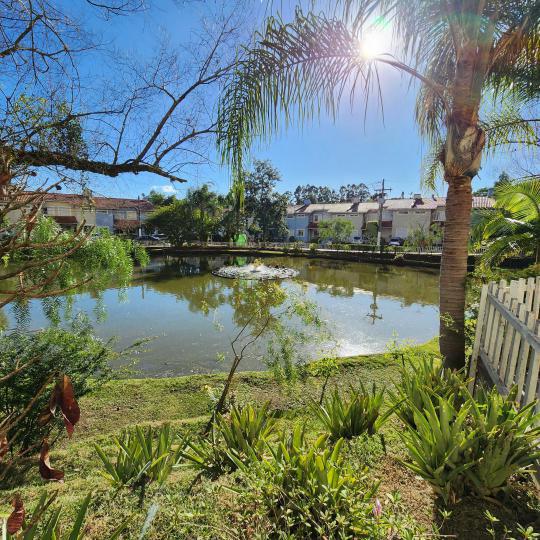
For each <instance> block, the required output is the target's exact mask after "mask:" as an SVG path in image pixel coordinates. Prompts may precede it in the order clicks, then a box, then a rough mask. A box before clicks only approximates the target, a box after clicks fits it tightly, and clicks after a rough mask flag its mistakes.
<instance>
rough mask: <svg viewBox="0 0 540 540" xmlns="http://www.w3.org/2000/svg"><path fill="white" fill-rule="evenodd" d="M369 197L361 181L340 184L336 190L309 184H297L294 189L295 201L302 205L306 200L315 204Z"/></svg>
mask: <svg viewBox="0 0 540 540" xmlns="http://www.w3.org/2000/svg"><path fill="white" fill-rule="evenodd" d="M369 197H370V192H369V188H368V186H367V185H366V184H364V183H363V182H360V183H358V184H347V185H344V186H340V188H339V189H338V190H337V191H336V190H334V189H331V188H329V187H327V186H312V185H311V184H306V185H305V186H297V187H296V189H295V190H294V200H295V203H296V204H302V205H303V204H304V201H306V200H309V201H310V202H311V203H312V204H316V203H338V202H351V201H352V199H353V198H358V199H359V200H360V202H363V201H367V200H368V199H369Z"/></svg>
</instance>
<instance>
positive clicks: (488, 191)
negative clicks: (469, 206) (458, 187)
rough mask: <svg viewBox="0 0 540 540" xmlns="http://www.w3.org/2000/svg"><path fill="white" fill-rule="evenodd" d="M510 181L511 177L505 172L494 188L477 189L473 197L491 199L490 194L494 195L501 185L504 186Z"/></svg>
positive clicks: (500, 175)
mask: <svg viewBox="0 0 540 540" xmlns="http://www.w3.org/2000/svg"><path fill="white" fill-rule="evenodd" d="M509 180H510V175H509V174H508V173H506V172H505V171H503V172H502V173H501V174H499V178H498V179H497V181H496V182H495V184H494V185H493V187H490V188H487V187H483V188H480V189H477V190H476V191H475V192H474V193H473V195H474V196H475V197H489V196H490V194H491V195H493V193H494V191H495V189H496V188H497V187H499V186H500V185H501V184H504V183H505V182H508V181H509Z"/></svg>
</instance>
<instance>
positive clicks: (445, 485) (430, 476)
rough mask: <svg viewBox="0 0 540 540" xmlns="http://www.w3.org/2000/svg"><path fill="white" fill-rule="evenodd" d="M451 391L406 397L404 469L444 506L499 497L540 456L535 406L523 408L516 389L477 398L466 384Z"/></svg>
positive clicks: (538, 418) (426, 391) (445, 388)
mask: <svg viewBox="0 0 540 540" xmlns="http://www.w3.org/2000/svg"><path fill="white" fill-rule="evenodd" d="M450 387H452V385H448V386H445V385H444V383H443V384H442V386H440V387H438V388H437V389H436V390H430V389H429V388H425V387H424V388H417V390H416V391H417V393H418V395H417V396H415V397H414V398H412V397H410V396H407V397H406V398H404V399H405V400H406V402H405V403H406V404H405V405H404V408H403V410H405V411H406V414H405V415H403V418H404V419H405V422H404V423H405V428H406V429H405V431H404V432H403V433H401V434H400V436H401V437H402V439H403V441H404V442H405V446H406V448H407V451H408V454H409V458H410V459H411V462H410V463H405V465H406V466H407V467H409V468H410V469H411V470H412V471H413V472H415V473H416V474H418V475H419V476H422V477H423V478H425V479H426V480H427V481H428V482H429V483H430V484H431V485H432V487H433V489H434V491H435V492H436V493H437V494H438V495H440V496H441V497H442V498H443V500H444V501H445V502H448V501H455V500H457V499H458V498H460V497H461V496H463V495H465V494H469V493H470V494H474V495H478V496H482V497H486V496H494V495H497V494H498V493H499V492H501V491H505V490H506V489H507V488H508V485H509V481H510V478H511V477H512V476H513V475H515V474H518V473H519V474H522V473H528V472H530V470H531V468H532V466H533V465H534V463H535V461H536V460H537V459H538V458H539V457H540V452H539V450H538V443H539V441H540V427H535V426H538V424H539V422H540V414H535V412H534V408H535V407H536V403H531V404H530V405H528V406H527V407H524V408H523V409H521V410H519V409H518V408H517V406H516V404H515V398H516V390H515V389H514V390H512V392H511V393H510V394H509V395H508V396H506V397H503V396H500V395H499V393H498V391H497V389H495V388H494V389H493V390H492V391H491V392H483V391H481V393H480V396H479V399H478V400H476V399H475V398H474V397H473V396H472V395H470V394H469V393H468V391H467V390H466V388H465V385H464V384H463V383H462V386H461V388H458V389H457V391H456V392H455V393H450V392H449V388H450ZM411 415H412V418H411Z"/></svg>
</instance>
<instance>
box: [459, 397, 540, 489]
mask: <svg viewBox="0 0 540 540" xmlns="http://www.w3.org/2000/svg"><path fill="white" fill-rule="evenodd" d="M516 394H517V387H514V388H513V389H512V391H511V392H510V393H509V394H508V396H501V395H500V394H499V392H498V391H497V389H496V388H493V389H492V390H491V391H490V392H486V391H484V390H482V389H481V390H480V391H479V396H478V399H477V400H474V399H472V398H470V402H471V413H472V417H473V426H474V428H475V429H476V432H475V437H474V445H473V454H474V456H475V458H476V459H475V462H474V465H473V466H472V467H471V468H469V469H467V471H466V476H467V480H468V482H469V485H470V488H471V490H472V491H473V492H475V493H476V494H478V495H480V496H484V497H489V496H494V495H497V494H498V493H499V492H500V491H505V490H506V489H507V487H508V481H509V480H510V478H511V477H512V476H513V475H515V474H517V473H524V472H527V471H531V470H532V468H533V467H534V465H535V462H536V460H538V459H539V458H540V450H539V447H538V445H539V443H540V414H535V407H536V403H534V402H533V403H530V404H529V405H527V406H526V407H523V408H522V409H518V408H517V406H516Z"/></svg>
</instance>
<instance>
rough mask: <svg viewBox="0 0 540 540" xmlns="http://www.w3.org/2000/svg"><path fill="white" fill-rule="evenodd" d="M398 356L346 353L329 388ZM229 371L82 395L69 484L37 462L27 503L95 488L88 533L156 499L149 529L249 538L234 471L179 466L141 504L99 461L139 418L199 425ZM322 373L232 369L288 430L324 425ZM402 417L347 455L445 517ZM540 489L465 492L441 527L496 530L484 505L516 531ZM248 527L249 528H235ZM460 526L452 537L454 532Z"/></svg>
mask: <svg viewBox="0 0 540 540" xmlns="http://www.w3.org/2000/svg"><path fill="white" fill-rule="evenodd" d="M422 348H423V349H424V350H429V351H433V352H435V351H436V343H434V342H430V343H428V344H426V345H423V346H422ZM397 367H398V366H397V364H396V360H394V359H393V358H391V357H390V356H388V355H371V356H360V357H352V358H346V359H341V360H340V361H339V372H338V373H337V375H336V376H334V377H333V378H332V379H331V380H330V382H329V385H328V387H329V388H332V387H334V386H335V385H339V386H342V387H348V386H349V385H355V384H357V382H358V381H359V380H361V381H363V382H364V383H366V384H371V383H372V382H375V383H376V384H377V385H379V386H387V387H388V386H390V385H391V384H392V382H393V381H395V380H396V378H397ZM223 380H224V375H221V374H217V375H197V376H188V377H177V378H168V379H129V380H117V381H112V382H109V383H107V384H106V385H105V386H103V387H102V388H100V389H99V390H97V391H95V392H94V393H92V394H90V395H88V396H86V397H85V398H83V399H82V400H81V403H80V405H81V410H82V418H81V422H80V423H79V425H78V426H77V428H76V432H75V436H74V438H73V439H72V440H67V439H64V440H62V441H59V443H58V444H57V445H56V447H55V448H54V450H53V452H52V453H51V463H52V465H53V466H54V467H58V468H62V469H63V470H64V471H65V473H66V476H65V482H64V483H63V484H48V485H44V484H43V481H42V480H41V479H40V477H39V475H38V472H37V468H36V467H33V468H31V469H30V471H29V473H28V474H27V475H26V477H25V478H24V479H21V480H24V481H23V482H22V487H21V488H20V489H19V490H18V491H19V492H20V493H21V495H22V497H23V499H24V501H25V503H26V506H27V508H29V509H31V507H32V503H33V502H35V501H36V500H37V499H38V497H39V495H40V493H42V491H43V490H47V491H49V492H53V491H58V492H59V494H58V500H59V501H61V503H62V504H63V505H64V507H65V509H66V515H67V514H68V513H69V512H74V511H75V508H76V506H77V504H78V503H79V502H80V501H81V500H82V498H83V497H84V496H85V495H86V494H87V493H88V492H93V493H94V498H93V501H92V503H91V506H90V509H89V513H88V520H87V532H88V535H89V537H90V538H96V539H97V538H103V536H104V533H105V532H106V531H110V530H112V529H114V528H115V527H116V526H117V525H118V523H119V522H120V521H121V520H123V519H126V518H130V524H129V527H130V529H129V530H130V532H129V533H127V534H126V535H125V537H126V538H137V537H138V531H140V530H141V527H142V524H143V522H144V519H145V516H146V514H147V511H148V508H149V507H150V505H152V504H153V503H157V505H158V511H157V515H156V518H155V520H154V522H153V524H152V527H151V529H150V531H149V532H148V535H147V538H251V537H254V536H253V534H252V533H251V532H250V530H251V529H250V527H249V513H248V510H247V509H244V508H242V507H241V505H240V506H239V505H238V504H237V503H236V496H235V494H234V492H233V491H231V490H230V489H226V486H230V485H234V484H235V483H236V482H237V478H236V477H235V476H234V475H231V476H229V477H227V476H225V477H222V478H220V479H219V480H215V481H211V480H208V479H198V480H197V479H196V473H195V471H194V470H193V469H191V468H189V467H182V468H180V469H178V470H177V471H175V472H174V473H173V475H172V476H171V477H170V478H169V480H168V482H167V483H166V484H165V486H164V487H163V488H161V489H158V488H157V487H153V486H151V487H150V489H149V490H148V493H147V497H146V499H145V505H144V508H142V509H139V508H138V498H137V496H136V495H135V494H133V493H131V492H130V491H129V490H121V491H118V492H117V491H115V490H113V489H112V488H110V487H109V486H108V484H107V483H106V481H105V480H104V479H103V478H102V477H101V476H100V475H99V471H100V469H101V464H100V462H99V460H98V459H97V455H96V452H95V450H94V444H95V443H98V444H101V445H103V447H104V448H105V449H107V448H109V446H110V440H111V436H113V435H114V434H118V433H120V432H121V431H122V429H124V428H126V427H128V426H131V425H134V424H141V425H159V424H162V423H164V422H169V423H171V424H172V425H173V426H175V427H176V428H177V429H179V430H180V431H181V432H183V433H188V432H195V431H197V430H200V429H201V427H202V426H203V425H204V424H205V422H207V420H208V417H209V412H210V410H211V408H212V404H213V396H214V394H215V393H217V391H218V390H219V389H220V385H221V384H222V382H223ZM322 384H323V379H322V378H320V377H316V376H308V377H307V378H306V379H305V380H302V381H298V382H296V383H295V384H294V386H289V385H286V384H280V383H278V382H277V381H276V379H275V378H274V377H273V376H272V374H270V373H266V372H263V373H254V372H247V373H241V374H239V375H238V377H237V378H236V383H235V385H234V388H233V398H234V400H235V401H236V402H237V403H246V402H253V403H263V402H265V401H270V402H271V408H272V409H273V410H274V411H275V412H276V413H277V414H278V415H279V418H280V420H279V423H280V424H281V426H282V427H283V428H285V429H290V428H291V427H292V426H294V425H295V424H297V423H301V424H303V425H304V426H305V429H306V430H307V433H308V434H309V435H310V436H313V437H314V436H315V435H316V434H317V433H319V432H320V431H321V425H320V424H319V423H318V421H317V420H316V419H315V418H314V416H313V415H312V414H311V412H310V409H309V406H310V403H311V401H312V400H313V399H314V398H317V397H318V395H319V393H320V389H321V386H322ZM399 429H400V426H399V423H398V421H397V419H394V418H393V419H392V420H391V421H390V422H389V423H387V424H386V425H385V427H384V429H383V431H384V436H385V440H386V453H385V451H384V449H383V446H382V444H381V443H380V442H379V440H378V438H374V439H372V440H365V439H359V440H354V441H353V442H351V443H350V444H349V445H348V448H347V458H348V460H349V461H350V463H351V465H352V466H353V467H354V468H355V469H358V470H360V469H361V468H363V467H366V466H367V467H369V475H370V478H372V479H373V481H374V482H375V481H378V480H380V482H381V484H380V488H379V498H380V499H381V501H382V502H383V505H384V502H385V498H386V496H387V495H388V494H390V493H392V492H393V491H395V490H398V491H399V492H400V494H401V498H402V501H403V505H404V507H405V509H406V511H407V512H408V513H410V514H411V516H412V517H413V518H414V519H415V520H416V521H418V522H419V523H421V524H422V525H423V526H424V527H425V528H426V529H428V530H429V529H430V528H431V527H432V525H433V524H434V523H440V521H441V514H440V511H439V510H440V507H439V505H438V502H437V501H436V499H435V497H434V496H433V494H432V492H431V489H430V487H429V485H428V484H427V483H426V482H424V481H423V480H422V479H419V478H417V477H415V476H414V475H413V474H412V473H410V472H409V471H408V470H407V469H406V468H405V467H404V466H403V465H402V464H401V463H400V460H401V459H404V458H405V455H404V452H403V446H402V443H401V441H400V439H399V436H398V430H399ZM536 495H537V493H536V492H535V491H534V488H533V486H532V484H531V483H526V482H524V481H516V482H515V486H514V489H513V490H512V492H511V493H509V494H508V496H507V498H506V500H504V501H487V500H480V499H472V498H469V499H464V500H462V501H460V502H459V503H458V504H457V505H455V506H454V507H452V508H450V510H451V512H452V513H451V516H450V517H449V518H448V519H447V520H446V521H445V524H444V528H443V531H442V532H443V533H444V534H447V535H451V537H457V538H478V539H482V538H492V536H490V535H489V534H488V533H486V532H484V531H485V529H486V527H487V524H488V521H487V519H486V518H485V515H484V514H485V511H486V510H489V511H490V512H491V513H492V514H493V515H495V516H497V518H498V519H499V520H500V522H499V523H498V524H497V526H498V530H499V533H497V535H498V536H497V538H502V536H500V534H501V532H500V531H502V529H503V527H504V526H505V525H506V526H507V527H509V528H511V529H513V530H515V529H516V526H517V523H520V524H522V525H533V526H534V525H535V524H536V527H535V528H537V527H538V526H539V525H540V519H539V516H540V514H539V505H538V502H537V498H536ZM11 496H12V492H11V493H10V492H7V493H3V494H2V498H1V503H2V507H1V509H2V510H5V511H8V510H9V501H10V499H11ZM239 529H242V530H243V532H239ZM454 535H455V536H454Z"/></svg>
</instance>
